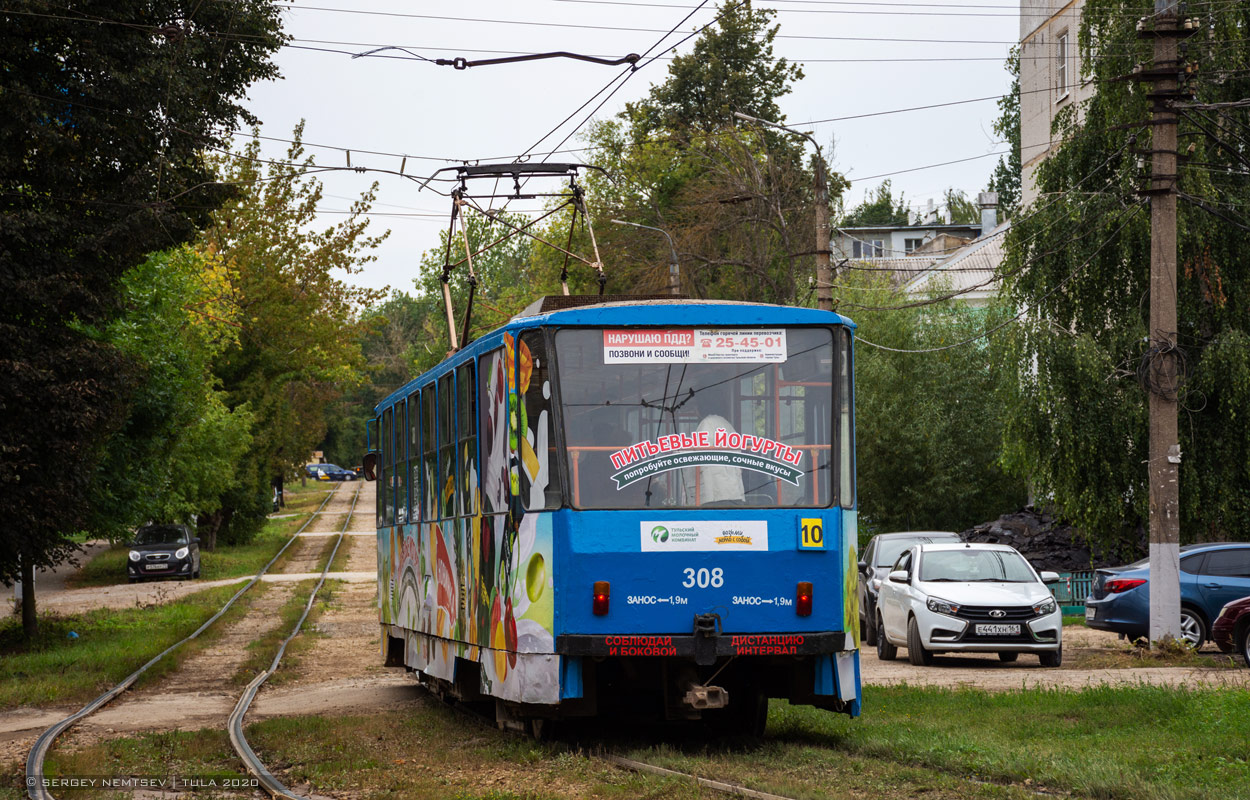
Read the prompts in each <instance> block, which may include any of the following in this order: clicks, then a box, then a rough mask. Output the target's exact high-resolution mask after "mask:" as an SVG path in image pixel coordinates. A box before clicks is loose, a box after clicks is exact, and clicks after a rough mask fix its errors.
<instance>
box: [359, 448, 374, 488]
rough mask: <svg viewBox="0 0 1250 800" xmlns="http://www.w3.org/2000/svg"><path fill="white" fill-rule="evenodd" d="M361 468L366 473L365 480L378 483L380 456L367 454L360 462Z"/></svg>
mask: <svg viewBox="0 0 1250 800" xmlns="http://www.w3.org/2000/svg"><path fill="white" fill-rule="evenodd" d="M360 467H361V469H362V470H363V471H364V473H365V480H367V481H376V480H377V479H378V454H377V453H365V457H364V458H363V459H362V460H361V462H360Z"/></svg>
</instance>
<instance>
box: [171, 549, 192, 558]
mask: <svg viewBox="0 0 1250 800" xmlns="http://www.w3.org/2000/svg"><path fill="white" fill-rule="evenodd" d="M189 552H191V548H189V547H180V548H178V550H177V552H175V553H174V558H186V557H187V553H189Z"/></svg>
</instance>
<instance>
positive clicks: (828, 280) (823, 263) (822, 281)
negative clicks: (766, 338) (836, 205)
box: [734, 111, 833, 311]
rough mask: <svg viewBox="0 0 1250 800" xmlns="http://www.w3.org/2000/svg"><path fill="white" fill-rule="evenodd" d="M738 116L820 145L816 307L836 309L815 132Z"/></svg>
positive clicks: (826, 203) (825, 182) (824, 185)
mask: <svg viewBox="0 0 1250 800" xmlns="http://www.w3.org/2000/svg"><path fill="white" fill-rule="evenodd" d="M734 116H735V117H737V118H738V119H741V120H746V121H747V122H754V123H756V124H759V125H767V126H768V127H770V128H776V129H777V130H781V131H786V132H787V133H793V134H795V135H796V136H802V137H803V138H804V139H806V140H807V141H809V142H811V143H812V147H815V148H816V181H815V183H816V187H815V188H816V307H817V308H819V309H820V310H821V311H832V310H833V268H832V267H831V266H830V264H829V181H828V179H827V177H826V175H825V156H824V154H823V153H822V152H821V151H820V145H819V144H817V143H816V140H815V139H813V138H812V137H811V134H808V133H804V132H803V131H796V130H795V129H794V128H788V127H786V126H785V125H781V124H779V123H776V122H769V121H768V120H766V119H760V118H759V117H752V116H751V115H749V114H743V113H742V112H741V111H735V112H734Z"/></svg>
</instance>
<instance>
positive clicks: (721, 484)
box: [370, 297, 860, 733]
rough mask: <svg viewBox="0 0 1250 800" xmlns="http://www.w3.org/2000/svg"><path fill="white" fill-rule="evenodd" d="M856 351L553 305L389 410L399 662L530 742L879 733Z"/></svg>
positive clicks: (627, 308) (636, 309)
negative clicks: (576, 736)
mask: <svg viewBox="0 0 1250 800" xmlns="http://www.w3.org/2000/svg"><path fill="white" fill-rule="evenodd" d="M852 330H853V325H852V323H851V322H850V321H849V320H847V319H846V318H844V317H841V316H839V315H837V314H833V313H829V312H822V311H816V310H812V309H802V308H789V307H779V306H770V305H763V304H753V303H728V302H712V301H692V300H685V299H682V300H678V299H668V300H638V299H636V298H619V299H618V298H598V297H584V298H583V297H549V298H545V299H544V300H540V301H538V302H536V303H535V304H534V305H532V306H530V307H529V308H527V309H526V310H525V311H524V312H522V313H521V314H520V315H518V316H517V317H516V318H514V319H513V320H512V321H511V322H509V323H508V324H507V325H505V326H503V327H502V328H500V329H498V330H495V331H493V332H491V333H490V334H488V335H485V336H483V337H481V338H480V339H478V340H477V341H475V342H473V343H471V344H469V345H467V346H465V347H463V348H462V349H460V350H459V351H457V352H455V353H454V354H452V355H450V356H449V357H448V358H447V359H446V360H445V361H444V362H443V363H441V364H440V365H439V366H438V367H436V368H434V369H433V370H430V371H429V372H427V373H425V374H423V375H421V376H419V377H418V378H416V379H415V380H413V381H411V382H410V383H408V384H407V385H406V386H404V387H403V388H401V389H399V390H397V391H396V392H394V393H393V394H391V395H390V396H389V397H387V398H385V399H384V400H383V401H382V402H381V403H379V404H378V406H377V408H376V419H375V420H373V421H372V422H371V423H370V428H371V430H370V438H371V444H370V447H371V451H372V452H374V453H375V456H374V458H375V459H376V468H375V473H376V478H377V480H378V481H379V484H378V492H377V497H378V504H377V526H378V538H377V544H378V605H379V608H380V616H381V625H382V634H383V635H382V641H383V648H384V650H385V651H386V652H385V656H386V658H387V660H388V663H391V664H394V665H400V664H402V665H404V666H406V667H408V668H409V669H412V670H415V671H417V672H418V673H419V674H420V677H421V679H422V680H423V681H424V682H426V683H428V684H430V685H431V686H432V687H433V688H435V689H436V690H437V691H440V692H443V693H446V694H449V695H452V696H455V697H459V698H463V699H466V700H489V699H491V698H493V699H494V700H495V705H496V708H497V713H498V714H499V718H500V721H501V724H503V723H507V724H511V725H517V726H523V725H526V724H533V725H535V726H541V724H542V721H543V720H550V719H554V718H560V717H570V716H585V715H594V714H599V713H604V712H608V711H610V710H612V709H621V710H627V711H632V712H646V713H648V714H651V715H654V716H655V717H657V718H662V719H669V720H676V719H679V720H689V719H703V720H707V721H710V722H716V723H717V724H721V723H723V724H725V725H727V726H729V727H732V728H733V729H736V730H743V731H750V732H756V733H758V732H761V731H762V730H763V725H764V720H765V718H766V714H767V699H768V698H769V697H784V698H788V699H789V700H790V701H791V702H793V703H801V704H810V705H815V706H818V707H821V708H826V709H830V710H834V711H839V712H843V713H847V714H850V715H852V716H854V715H858V713H859V708H860V681H859V651H858V641H859V632H858V617H859V614H858V609H857V608H856V602H857V596H858V595H857V592H856V581H857V579H858V573H857V569H856V562H857V556H856V552H855V548H856V512H855V459H854V425H853V419H852V409H853V402H852V397H853V388H852V374H853V373H852V363H851V358H852V339H853V336H852Z"/></svg>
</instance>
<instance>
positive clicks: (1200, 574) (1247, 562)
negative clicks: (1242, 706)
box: [1085, 542, 1250, 650]
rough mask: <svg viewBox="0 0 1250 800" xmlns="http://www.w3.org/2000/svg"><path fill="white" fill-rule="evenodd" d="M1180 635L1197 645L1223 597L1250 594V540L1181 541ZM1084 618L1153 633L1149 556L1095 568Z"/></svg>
mask: <svg viewBox="0 0 1250 800" xmlns="http://www.w3.org/2000/svg"><path fill="white" fill-rule="evenodd" d="M1180 575H1181V638H1182V639H1184V640H1185V641H1186V642H1188V643H1189V644H1190V645H1191V646H1192V647H1193V648H1194V649H1195V650H1197V649H1198V648H1200V647H1202V644H1203V643H1204V642H1206V641H1207V640H1208V639H1209V638H1210V637H1211V623H1213V622H1214V621H1215V618H1216V617H1218V616H1219V614H1220V609H1221V608H1223V607H1224V604H1225V603H1228V602H1230V601H1233V600H1237V599H1239V598H1242V597H1245V596H1246V595H1250V542H1215V543H1211V542H1208V543H1206V544H1188V545H1185V546H1183V547H1181V573H1180ZM1085 624H1086V625H1088V626H1089V627H1091V628H1098V629H1100V630H1104V631H1112V632H1114V633H1122V634H1124V635H1125V636H1127V637H1128V638H1130V639H1136V638H1138V637H1139V636H1148V635H1149V634H1150V559H1148V558H1147V559H1142V560H1141V561H1138V562H1136V563H1133V564H1128V565H1126V566H1123V567H1114V568H1111V569H1100V570H1097V571H1096V572H1095V573H1094V583H1093V586H1092V589H1091V591H1090V595H1089V597H1087V598H1085Z"/></svg>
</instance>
